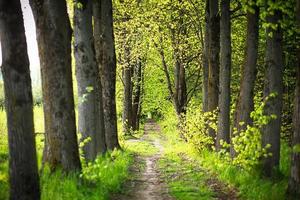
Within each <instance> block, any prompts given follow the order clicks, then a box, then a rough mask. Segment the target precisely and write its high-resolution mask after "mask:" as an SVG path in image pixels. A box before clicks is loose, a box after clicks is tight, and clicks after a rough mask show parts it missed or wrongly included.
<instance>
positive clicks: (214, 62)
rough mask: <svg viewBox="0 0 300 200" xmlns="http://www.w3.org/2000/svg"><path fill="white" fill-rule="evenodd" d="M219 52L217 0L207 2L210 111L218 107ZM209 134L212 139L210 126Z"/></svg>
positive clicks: (212, 131) (214, 134) (213, 135)
mask: <svg viewBox="0 0 300 200" xmlns="http://www.w3.org/2000/svg"><path fill="white" fill-rule="evenodd" d="M219 53H220V17H219V1H218V0H211V1H210V2H209V59H208V66H209V73H208V74H209V76H208V111H209V112H212V111H214V110H215V109H217V107H218V97H219V71H220V69H219V67H220V66H219V65H220V61H219ZM209 135H210V136H211V137H212V138H213V139H214V141H215V137H216V133H215V131H214V130H213V129H212V128H210V129H209Z"/></svg>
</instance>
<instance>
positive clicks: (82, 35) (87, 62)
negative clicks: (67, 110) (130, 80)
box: [74, 0, 106, 160]
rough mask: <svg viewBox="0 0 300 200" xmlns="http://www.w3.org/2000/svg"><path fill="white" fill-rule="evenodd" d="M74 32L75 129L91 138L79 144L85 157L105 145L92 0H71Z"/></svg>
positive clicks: (84, 137) (102, 150) (96, 152)
mask: <svg viewBox="0 0 300 200" xmlns="http://www.w3.org/2000/svg"><path fill="white" fill-rule="evenodd" d="M78 3H81V5H82V7H78V6H77V4H78ZM74 35H75V46H74V53H75V59H76V78H77V85H78V96H79V103H78V131H79V133H81V134H82V136H83V138H82V139H83V140H85V139H86V138H90V139H91V141H90V142H88V143H87V144H86V145H85V146H84V147H83V151H84V155H85V158H86V159H87V160H94V159H95V158H96V156H97V155H98V154H101V153H104V152H105V150H106V145H105V133H104V121H103V112H100V109H101V107H100V106H102V105H100V102H101V100H100V98H102V96H101V89H100V88H101V82H100V75H99V68H98V65H97V62H96V58H95V53H94V39H93V27H92V0H87V1H86V0H76V1H75V6H74ZM102 109H103V108H102ZM101 115H102V116H101Z"/></svg>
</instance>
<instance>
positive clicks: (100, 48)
mask: <svg viewBox="0 0 300 200" xmlns="http://www.w3.org/2000/svg"><path fill="white" fill-rule="evenodd" d="M94 27H95V29H94V37H95V47H96V54H97V55H96V58H97V61H98V64H99V65H100V74H101V82H102V86H103V88H102V97H103V110H104V127H105V137H106V145H107V148H108V149H110V150H113V149H115V148H120V145H119V141H118V129H117V112H116V94H115V93H116V53H115V42H114V32H113V14H112V0H101V1H100V0H94Z"/></svg>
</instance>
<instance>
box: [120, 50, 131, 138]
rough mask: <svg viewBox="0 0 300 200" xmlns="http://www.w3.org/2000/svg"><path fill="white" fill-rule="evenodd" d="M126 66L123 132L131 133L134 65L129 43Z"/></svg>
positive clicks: (124, 72)
mask: <svg viewBox="0 0 300 200" xmlns="http://www.w3.org/2000/svg"><path fill="white" fill-rule="evenodd" d="M124 56H125V66H124V67H123V82H124V96H123V116H122V125H123V133H124V134H125V135H130V134H131V130H132V66H131V63H130V52H129V47H128V44H125V55H124Z"/></svg>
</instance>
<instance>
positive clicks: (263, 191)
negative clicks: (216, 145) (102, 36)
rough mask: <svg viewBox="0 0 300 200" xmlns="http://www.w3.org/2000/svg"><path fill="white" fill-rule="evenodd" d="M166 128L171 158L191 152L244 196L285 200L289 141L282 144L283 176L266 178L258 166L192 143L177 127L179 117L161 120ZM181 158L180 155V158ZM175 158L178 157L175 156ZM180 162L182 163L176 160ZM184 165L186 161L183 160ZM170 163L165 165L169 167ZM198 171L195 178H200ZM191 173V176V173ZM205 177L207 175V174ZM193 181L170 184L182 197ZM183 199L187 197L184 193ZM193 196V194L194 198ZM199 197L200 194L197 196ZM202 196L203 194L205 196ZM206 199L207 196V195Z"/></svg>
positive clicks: (247, 197)
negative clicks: (250, 166) (230, 159)
mask: <svg viewBox="0 0 300 200" xmlns="http://www.w3.org/2000/svg"><path fill="white" fill-rule="evenodd" d="M161 127H162V132H163V133H164V135H165V138H166V144H165V145H164V146H165V147H167V148H166V149H165V154H166V156H167V158H169V159H170V156H172V155H173V156H174V155H175V157H176V156H177V155H178V154H179V153H180V152H184V153H185V154H186V155H188V156H189V157H190V158H191V159H192V160H193V162H194V163H197V164H198V165H199V166H200V167H201V168H203V169H205V170H206V171H207V173H208V174H211V175H212V174H213V175H214V176H216V177H217V178H218V179H219V180H220V181H222V182H224V183H226V184H228V185H229V186H231V187H235V188H236V189H237V190H238V195H239V196H240V198H241V199H249V200H282V199H285V197H284V195H285V191H286V186H287V177H288V171H289V152H290V150H289V148H288V147H287V145H286V144H284V145H282V151H281V156H282V159H281V164H280V171H281V174H282V175H281V176H280V177H278V178H277V179H276V180H269V179H265V178H262V177H261V175H260V173H259V170H258V169H253V170H252V171H249V170H248V171H247V170H243V169H241V168H238V167H236V166H234V165H232V164H231V163H230V162H228V160H226V159H223V158H222V157H221V156H220V155H219V154H217V153H214V152H211V151H209V150H202V151H201V152H199V151H197V150H195V148H193V147H192V145H191V144H188V143H185V142H183V141H182V140H181V139H180V138H179V135H178V132H177V131H176V121H175V119H171V118H168V119H167V120H164V121H162V122H161ZM177 159H178V158H177ZM170 160H172V159H170ZM173 160H174V158H173ZM176 163H180V162H179V161H176ZM181 165H183V164H181ZM166 166H167V165H164V167H166ZM167 167H169V168H170V169H171V170H172V169H175V168H173V167H172V166H171V165H169V166H167ZM197 173H198V172H196V173H195V174H194V176H196V177H193V176H192V179H197V175H196V174H197ZM187 177H188V176H187ZM204 178H205V177H204ZM187 184H190V186H191V187H193V186H194V185H195V184H194V183H193V181H191V183H189V182H188V181H182V180H179V181H177V182H175V186H176V187H174V183H173V185H172V184H171V185H170V188H171V191H172V193H173V194H174V195H175V196H176V197H177V196H178V197H179V199H180V198H181V196H180V195H181V194H177V193H178V192H176V191H180V190H184V189H185V188H186V187H187V186H186V185H187ZM182 196H183V197H182V198H181V199H188V198H184V195H183V194H182ZM191 199H193V198H191ZM195 199H196V198H195ZM201 199H202V198H201ZM204 199H205V198H204Z"/></svg>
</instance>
